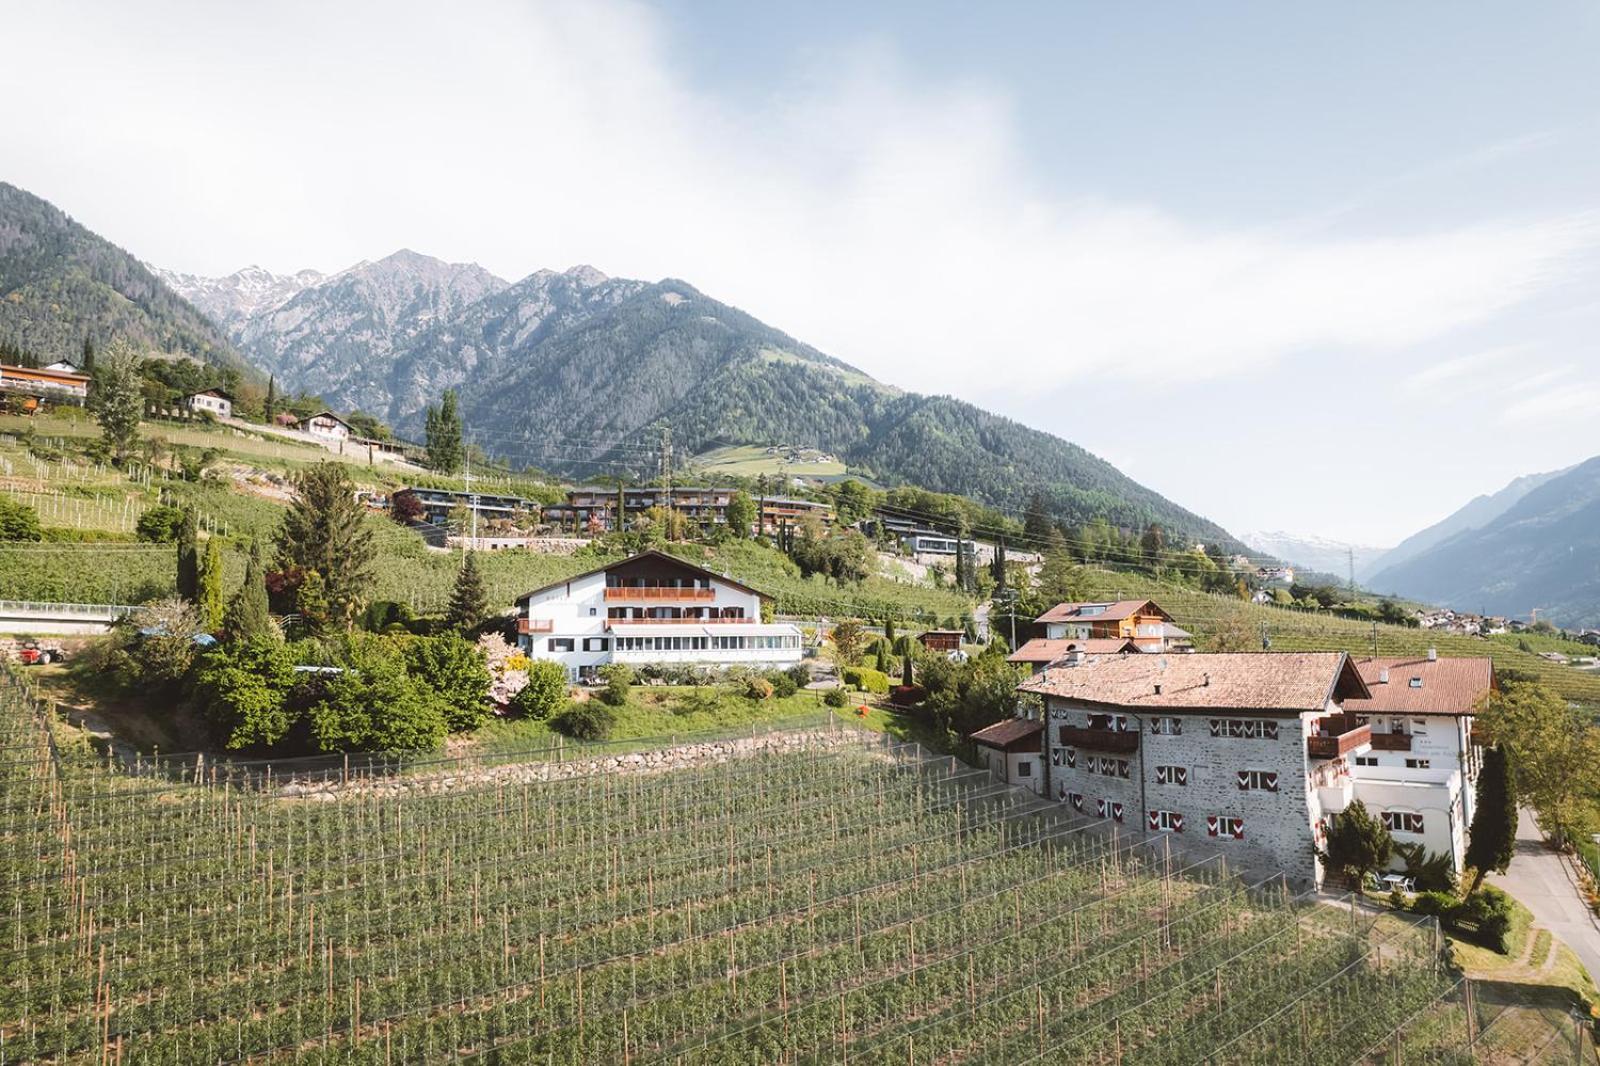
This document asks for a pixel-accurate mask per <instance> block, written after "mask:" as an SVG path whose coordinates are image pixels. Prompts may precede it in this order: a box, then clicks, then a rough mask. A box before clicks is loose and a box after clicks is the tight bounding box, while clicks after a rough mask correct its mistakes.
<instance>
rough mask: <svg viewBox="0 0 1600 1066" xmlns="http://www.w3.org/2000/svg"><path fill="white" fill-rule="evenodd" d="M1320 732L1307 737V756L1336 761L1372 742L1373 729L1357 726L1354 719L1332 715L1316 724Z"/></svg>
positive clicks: (1368, 726)
mask: <svg viewBox="0 0 1600 1066" xmlns="http://www.w3.org/2000/svg"><path fill="white" fill-rule="evenodd" d="M1314 728H1316V729H1318V730H1319V732H1317V733H1313V734H1311V735H1309V736H1307V737H1306V754H1307V755H1309V756H1310V757H1311V758H1313V759H1334V758H1338V757H1339V756H1341V755H1348V754H1349V753H1350V752H1352V751H1354V750H1355V749H1357V748H1359V747H1361V746H1362V745H1363V744H1368V743H1370V742H1371V741H1372V727H1371V726H1370V725H1357V724H1356V720H1355V719H1354V718H1351V717H1349V716H1348V715H1343V714H1330V715H1328V716H1327V717H1326V718H1320V719H1318V720H1317V721H1316V722H1315V723H1314Z"/></svg>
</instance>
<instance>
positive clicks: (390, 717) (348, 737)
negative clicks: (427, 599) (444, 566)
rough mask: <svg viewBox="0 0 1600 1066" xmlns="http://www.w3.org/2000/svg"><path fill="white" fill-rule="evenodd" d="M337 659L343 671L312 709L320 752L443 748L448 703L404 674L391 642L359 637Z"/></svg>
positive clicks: (333, 677) (330, 681)
mask: <svg viewBox="0 0 1600 1066" xmlns="http://www.w3.org/2000/svg"><path fill="white" fill-rule="evenodd" d="M337 658H338V660H339V661H338V665H339V666H340V667H342V668H343V669H342V670H341V671H340V672H339V673H337V674H332V675H330V676H329V677H328V679H327V681H326V683H325V684H324V685H323V692H322V698H321V699H319V700H318V701H317V702H316V703H314V704H312V706H311V708H310V719H311V735H312V740H313V742H314V743H315V744H316V746H317V748H318V749H319V750H321V751H392V752H415V751H431V750H433V749H435V748H437V747H439V746H440V745H441V744H442V743H443V742H444V738H445V735H446V733H447V732H448V731H449V730H448V725H447V723H446V718H445V712H446V707H445V704H444V701H443V700H442V699H440V698H439V697H438V695H437V694H436V693H435V692H434V691H433V690H432V689H431V688H430V687H429V686H427V685H425V684H421V683H419V682H417V681H416V680H414V679H413V678H412V677H411V676H410V674H408V673H407V672H406V660H405V656H404V654H402V653H401V651H400V650H399V649H398V648H397V647H396V646H395V643H394V641H393V640H391V639H390V638H387V637H376V636H369V635H367V634H364V633H355V634H352V635H351V636H350V637H349V638H348V639H347V642H346V643H345V644H344V646H343V647H342V648H341V649H340V650H339V654H338V656H337Z"/></svg>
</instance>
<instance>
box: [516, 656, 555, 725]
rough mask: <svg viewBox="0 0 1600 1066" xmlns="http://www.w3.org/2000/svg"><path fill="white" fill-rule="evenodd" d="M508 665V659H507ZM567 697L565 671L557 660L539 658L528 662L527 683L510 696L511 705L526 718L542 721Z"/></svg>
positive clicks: (553, 712)
mask: <svg viewBox="0 0 1600 1066" xmlns="http://www.w3.org/2000/svg"><path fill="white" fill-rule="evenodd" d="M507 662H508V665H509V660H508V661H507ZM566 699H567V671H566V668H565V667H563V666H562V665H561V664H560V663H558V662H552V661H551V660H549V659H540V660H538V661H537V662H531V663H528V683H527V684H526V685H525V686H523V689H522V691H521V692H518V693H517V694H516V695H515V696H513V697H512V698H511V706H512V707H514V708H516V710H517V712H518V713H519V714H521V715H523V716H524V717H526V718H532V719H534V720H535V721H540V722H542V721H544V720H545V719H546V718H549V717H550V716H551V715H552V714H555V713H556V710H557V708H559V707H560V706H561V705H562V704H563V703H565V702H566Z"/></svg>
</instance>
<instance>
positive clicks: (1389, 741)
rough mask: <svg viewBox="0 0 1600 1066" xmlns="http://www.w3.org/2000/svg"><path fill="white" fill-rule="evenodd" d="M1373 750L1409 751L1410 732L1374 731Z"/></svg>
mask: <svg viewBox="0 0 1600 1066" xmlns="http://www.w3.org/2000/svg"><path fill="white" fill-rule="evenodd" d="M1372 750H1373V751H1410V750H1411V734H1410V733H1374V734H1372Z"/></svg>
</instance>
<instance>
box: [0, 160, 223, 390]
mask: <svg viewBox="0 0 1600 1066" xmlns="http://www.w3.org/2000/svg"><path fill="white" fill-rule="evenodd" d="M85 337H87V338H89V339H91V340H93V341H94V343H95V344H96V345H97V346H98V347H102V348H103V347H104V346H105V344H106V343H107V342H108V341H109V340H111V339H112V338H113V337H126V338H128V339H129V340H131V341H133V342H134V343H135V344H138V345H141V346H145V347H151V348H155V349H158V350H160V351H163V352H167V353H170V354H174V355H179V354H181V355H188V356H192V357H193V358H196V359H200V360H203V361H204V362H207V363H211V364H213V365H216V366H219V367H223V368H227V369H233V370H240V371H243V370H245V369H247V364H246V363H245V362H244V360H242V359H241V358H240V357H239V353H238V352H237V351H235V350H234V347H233V345H232V344H230V343H229V342H228V339H227V337H226V336H224V335H223V333H222V331H221V330H220V329H218V327H217V326H216V325H215V324H214V323H213V322H212V321H211V320H210V319H208V318H207V317H206V316H205V315H203V314H201V313H200V312H199V311H197V310H196V309H195V308H194V307H193V306H191V305H190V304H189V303H188V302H187V301H186V300H184V299H183V297H182V296H180V295H178V294H177V293H175V292H173V290H172V289H171V288H169V287H168V286H167V285H166V283H165V282H163V281H162V279H161V278H159V277H157V276H156V274H155V273H153V272H152V271H151V270H150V269H149V268H148V267H146V266H145V265H144V264H143V263H141V262H139V260H137V259H135V258H134V257H133V256H131V255H129V254H128V253H127V252H125V251H123V250H122V249H121V248H119V247H117V246H116V245H114V244H112V243H111V242H110V241H108V240H106V239H105V238H103V237H100V236H98V235H96V234H94V233H92V232H90V231H89V230H88V229H86V228H84V227H83V226H81V225H79V224H78V223H77V222H74V221H73V220H72V219H71V218H70V217H68V216H67V215H66V214H65V213H63V212H62V211H61V210H60V209H59V208H57V207H55V206H54V205H52V204H50V203H48V202H46V201H44V200H41V199H40V198H39V197H37V196H34V195H33V194H32V193H29V192H24V191H23V190H22V189H19V188H17V187H16V186H14V185H7V184H5V183H4V182H0V339H4V340H7V341H11V342H14V343H15V344H16V345H17V346H18V347H19V348H21V349H22V350H23V351H25V352H27V353H28V354H30V355H34V356H37V357H38V358H39V360H40V361H41V362H51V361H53V360H56V359H74V360H76V359H78V358H80V357H81V355H82V353H83V342H84V338H85Z"/></svg>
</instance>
